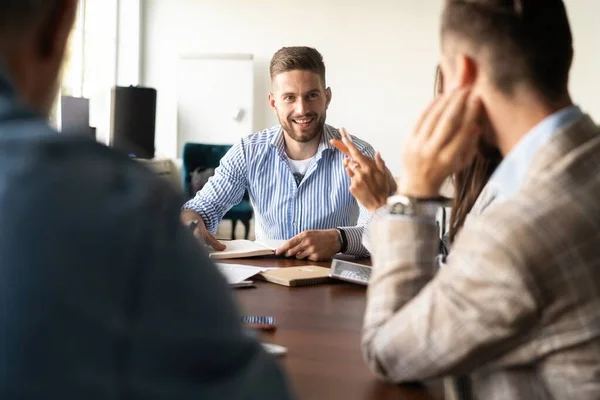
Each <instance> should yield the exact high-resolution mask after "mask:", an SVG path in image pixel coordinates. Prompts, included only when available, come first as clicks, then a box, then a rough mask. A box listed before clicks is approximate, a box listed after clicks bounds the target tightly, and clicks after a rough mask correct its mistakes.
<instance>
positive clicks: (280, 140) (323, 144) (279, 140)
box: [271, 124, 339, 161]
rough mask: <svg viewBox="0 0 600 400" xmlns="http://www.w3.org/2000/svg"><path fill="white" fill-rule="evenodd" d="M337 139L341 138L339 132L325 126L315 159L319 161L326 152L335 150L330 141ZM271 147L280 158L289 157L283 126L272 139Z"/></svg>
mask: <svg viewBox="0 0 600 400" xmlns="http://www.w3.org/2000/svg"><path fill="white" fill-rule="evenodd" d="M335 138H339V135H338V134H337V130H336V129H335V128H333V127H331V126H329V125H327V124H325V125H323V132H322V134H321V138H320V140H319V147H318V148H317V154H315V159H316V160H317V161H318V160H319V159H320V158H321V157H322V156H323V152H324V151H327V150H334V147H333V146H332V145H331V143H330V140H331V139H335ZM271 146H274V147H275V148H276V149H277V153H278V154H279V156H280V157H282V158H286V157H287V153H286V152H285V138H284V133H283V127H282V126H281V125H280V126H279V129H278V130H277V133H275V135H274V136H273V139H271Z"/></svg>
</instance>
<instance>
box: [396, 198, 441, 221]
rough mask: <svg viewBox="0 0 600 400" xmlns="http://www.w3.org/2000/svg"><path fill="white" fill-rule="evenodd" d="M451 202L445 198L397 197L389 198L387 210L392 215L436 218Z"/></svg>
mask: <svg viewBox="0 0 600 400" xmlns="http://www.w3.org/2000/svg"><path fill="white" fill-rule="evenodd" d="M450 202H451V200H450V199H449V198H447V197H444V196H436V197H410V196H403V195H395V196H391V197H388V200H387V210H388V212H389V213H390V214H394V215H406V216H412V217H424V218H435V216H436V215H437V212H438V210H439V208H440V207H448V206H449V205H450Z"/></svg>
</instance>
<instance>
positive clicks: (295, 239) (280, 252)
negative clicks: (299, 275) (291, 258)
mask: <svg viewBox="0 0 600 400" xmlns="http://www.w3.org/2000/svg"><path fill="white" fill-rule="evenodd" d="M301 242H302V239H301V238H300V235H296V236H294V237H293V238H291V239H290V240H288V241H287V242H285V243H284V244H283V245H281V247H280V248H278V249H277V250H275V254H276V255H278V256H280V255H285V254H286V253H287V252H288V251H290V250H291V249H292V248H294V247H296V246H298V244H300V243H301ZM294 254H295V253H294ZM286 257H288V256H286Z"/></svg>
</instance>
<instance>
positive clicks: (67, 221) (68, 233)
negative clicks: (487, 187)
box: [0, 74, 290, 400]
mask: <svg viewBox="0 0 600 400" xmlns="http://www.w3.org/2000/svg"><path fill="white" fill-rule="evenodd" d="M2 75H3V74H0V299H1V300H0V327H1V328H0V398H1V399H4V400H7V399H17V398H18V399H241V398H243V399H261V400H262V399H282V398H283V399H285V398H289V397H290V392H289V391H288V388H287V385H286V381H285V378H284V377H283V375H282V374H281V372H280V370H279V368H278V367H277V365H276V363H275V361H274V360H273V359H272V358H271V357H270V356H269V355H267V354H266V353H265V352H264V351H263V350H262V348H261V346H260V344H259V343H257V342H256V341H255V340H253V339H251V338H249V337H248V336H246V335H245V334H244V333H243V331H242V328H241V326H240V315H239V312H238V310H237V308H236V306H235V304H234V302H233V301H232V298H231V296H230V293H229V291H230V289H229V288H228V287H227V284H226V282H225V281H224V279H223V277H222V276H220V274H219V272H218V271H217V270H216V268H215V267H214V265H213V264H212V263H211V262H210V260H209V259H208V258H207V256H206V255H205V253H204V252H203V250H202V249H201V248H200V246H199V245H198V244H197V242H196V240H195V239H194V238H193V237H192V235H191V234H190V233H189V232H188V231H187V230H186V229H185V228H184V227H183V226H182V225H181V223H180V222H179V210H180V207H181V205H182V204H183V199H182V198H181V197H180V196H179V195H178V194H177V193H175V192H174V191H173V190H172V189H171V188H170V187H169V186H168V183H166V182H163V181H162V180H160V179H159V178H157V177H156V176H154V174H153V173H152V172H151V171H149V170H148V169H146V167H144V166H142V165H140V164H138V163H137V162H135V161H132V160H129V159H128V158H127V157H125V156H122V155H120V154H117V153H115V152H114V151H112V150H111V149H109V148H107V147H105V146H102V145H100V144H98V143H96V142H94V141H92V140H89V139H85V138H83V137H81V138H79V137H75V136H68V135H64V134H57V133H56V132H55V131H53V130H52V129H51V128H50V127H49V126H48V125H47V123H46V122H45V120H44V119H42V118H40V117H37V116H35V115H34V114H32V113H31V112H30V111H28V110H27V108H26V107H23V106H22V105H20V104H19V102H18V100H17V98H16V95H15V93H14V91H13V89H12V88H11V85H10V84H9V82H8V80H6V79H5V78H2Z"/></svg>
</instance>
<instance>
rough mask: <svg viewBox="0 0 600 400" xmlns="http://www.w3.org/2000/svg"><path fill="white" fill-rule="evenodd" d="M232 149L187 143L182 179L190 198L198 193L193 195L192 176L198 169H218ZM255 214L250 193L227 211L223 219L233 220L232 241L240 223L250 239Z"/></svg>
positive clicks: (227, 146) (224, 146) (228, 146)
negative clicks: (239, 222) (251, 223)
mask: <svg viewBox="0 0 600 400" xmlns="http://www.w3.org/2000/svg"><path fill="white" fill-rule="evenodd" d="M230 148H231V145H217V144H202V143H186V144H185V145H184V146H183V165H182V174H181V175H182V179H183V190H184V193H185V194H186V196H188V198H192V197H194V196H195V195H196V193H192V191H193V190H192V184H191V175H192V171H194V170H195V169H196V168H198V167H201V168H217V167H218V166H219V162H220V161H221V158H223V156H224V155H225V153H227V151H228V150H229V149H230ZM253 214H254V210H253V209H252V205H251V204H250V197H249V196H248V192H247V191H246V193H244V198H243V199H242V201H241V202H240V203H239V204H236V205H235V206H233V207H232V208H231V210H229V211H227V213H226V214H225V216H224V217H223V219H228V220H231V239H232V240H233V239H235V227H236V225H237V222H238V221H241V222H242V224H243V225H244V228H245V231H244V238H245V239H248V235H249V234H250V219H252V216H253Z"/></svg>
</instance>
